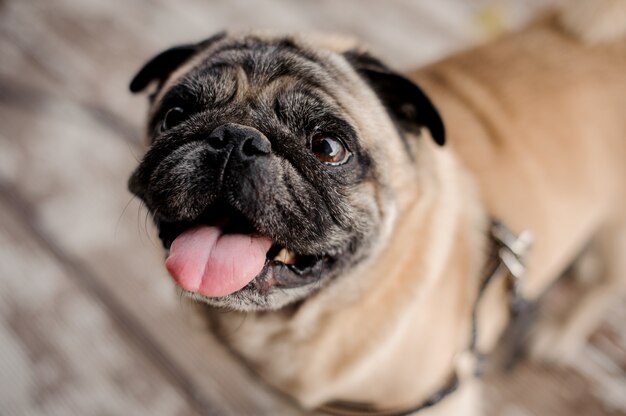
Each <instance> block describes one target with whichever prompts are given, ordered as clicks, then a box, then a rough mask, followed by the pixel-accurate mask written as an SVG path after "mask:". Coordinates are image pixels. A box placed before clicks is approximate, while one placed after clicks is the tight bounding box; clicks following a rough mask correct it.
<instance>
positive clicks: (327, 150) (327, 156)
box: [311, 134, 350, 165]
mask: <svg viewBox="0 0 626 416" xmlns="http://www.w3.org/2000/svg"><path fill="white" fill-rule="evenodd" d="M311 151H312V152H313V154H315V156H316V157H317V158H318V159H319V161H320V162H322V163H327V164H329V165H340V164H342V163H345V162H346V161H347V160H348V158H349V157H350V152H349V151H348V150H347V149H346V147H345V146H344V145H343V143H342V142H341V141H340V140H338V139H334V138H332V137H329V136H327V135H325V134H316V135H315V136H313V139H312V140H311Z"/></svg>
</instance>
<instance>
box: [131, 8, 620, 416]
mask: <svg viewBox="0 0 626 416" xmlns="http://www.w3.org/2000/svg"><path fill="white" fill-rule="evenodd" d="M609 3H610V4H615V3H619V4H620V5H621V8H622V9H623V11H626V7H624V2H622V1H621V0H620V1H619V2H602V1H600V2H596V4H597V5H598V7H600V8H602V10H606V9H607V8H608V6H607V4H609ZM586 4H587V5H588V4H589V3H586ZM611 7H614V6H611ZM572 13H573V12H572ZM572 13H569V14H567V13H566V14H557V15H550V16H548V17H546V18H544V19H541V20H540V21H538V22H536V23H535V24H532V25H530V26H529V27H527V28H526V29H524V30H522V31H521V32H519V33H514V34H511V35H508V36H505V37H503V38H502V39H500V40H497V41H495V42H493V43H490V44H488V45H485V46H482V47H479V48H478V49H475V50H472V51H468V52H464V53H461V54H458V55H455V56H453V57H450V58H448V59H446V60H444V61H442V62H439V63H436V64H433V65H430V66H427V67H425V68H421V69H419V70H416V71H414V72H412V73H410V74H408V75H403V74H400V73H398V72H396V71H394V70H392V69H391V68H390V67H389V66H388V65H386V64H385V63H383V62H382V61H381V60H380V59H378V58H376V57H375V56H373V55H372V54H371V53H370V52H368V51H367V50H365V49H364V48H363V47H361V46H360V45H359V44H358V43H357V42H354V41H352V40H349V39H343V38H335V37H298V36H276V35H260V34H226V33H220V34H218V35H215V36H213V37H211V38H209V39H207V40H205V41H203V42H200V43H194V44H187V45H181V46H177V47H173V48H171V49H168V50H166V51H164V52H162V53H160V54H159V55H157V56H156V57H154V58H152V59H151V60H150V61H148V62H147V63H146V64H145V66H144V67H143V68H142V69H141V70H140V71H139V73H138V74H137V75H136V76H135V78H134V79H133V81H132V83H131V85H130V88H131V90H132V91H133V92H139V91H143V90H145V89H147V88H148V87H149V86H151V85H152V86H153V87H152V91H151V93H150V95H149V101H150V110H149V114H148V122H147V140H148V142H149V149H148V151H147V153H146V154H145V157H144V158H143V160H142V161H141V163H140V164H139V166H138V167H137V168H136V170H135V171H134V172H133V174H132V176H131V178H130V180H129V189H130V190H131V192H132V193H133V194H135V195H136V196H137V197H139V198H140V199H141V200H142V201H143V202H144V203H145V205H146V206H147V208H148V209H149V211H150V213H151V214H152V217H153V219H154V222H155V224H156V227H157V229H158V232H159V237H160V239H161V241H162V243H163V247H164V249H165V251H166V261H165V267H166V268H167V270H168V272H169V273H170V275H171V276H172V278H173V279H174V281H175V282H176V284H177V285H178V286H179V287H180V288H181V290H182V291H183V293H185V294H186V295H188V297H189V298H190V299H191V300H192V301H194V302H196V303H197V304H199V305H203V306H202V308H203V313H204V314H206V315H207V316H208V317H209V319H210V320H211V323H212V325H213V328H214V330H215V331H216V333H218V334H219V335H220V337H221V338H222V339H223V340H224V341H225V342H226V343H227V344H228V345H229V346H230V347H231V348H232V349H233V350H234V352H235V353H236V354H238V355H239V356H241V358H242V359H243V360H245V362H246V363H248V364H249V365H250V366H251V367H252V368H253V369H254V371H256V372H257V373H258V374H259V375H260V376H261V377H262V378H263V379H264V380H266V381H267V382H268V383H269V384H271V385H272V386H274V387H275V388H277V389H279V390H280V391H282V392H284V393H286V394H288V395H290V396H291V397H293V398H295V399H296V400H297V401H298V402H299V403H300V404H301V405H302V406H303V407H304V408H306V409H315V408H317V409H320V410H323V411H325V412H329V413H335V414H375V413H376V412H382V413H376V414H409V413H419V412H421V411H422V410H423V411H424V414H433V415H434V414H436V415H448V414H454V415H458V414H463V415H473V414H480V380H479V379H478V378H477V377H476V370H477V364H476V362H477V360H476V359H475V357H476V355H477V354H478V353H486V352H489V351H490V350H491V349H492V348H493V347H494V345H495V344H496V342H497V340H498V338H499V337H500V335H501V333H502V331H503V328H504V327H505V325H506V324H507V322H508V321H509V319H510V316H511V314H510V306H511V305H510V297H511V290H512V289H511V281H512V280H510V279H508V280H507V279H495V278H494V279H490V277H492V275H496V274H497V273H495V272H494V273H492V274H490V273H489V272H488V271H487V270H488V264H490V261H491V260H492V259H493V258H494V257H495V258H496V260H497V261H496V263H497V264H498V265H505V266H507V267H509V268H511V267H510V265H509V263H508V262H507V260H506V258H505V257H506V256H502V259H501V258H500V257H499V256H500V254H498V253H501V252H502V249H504V248H507V249H509V250H510V252H511V253H513V254H514V255H515V256H517V257H515V256H514V258H515V259H516V261H518V263H519V266H520V267H522V269H526V270H525V271H526V273H516V272H515V271H514V270H512V268H511V270H510V273H506V274H507V275H508V276H511V275H514V277H516V278H518V279H523V282H521V281H518V282H516V283H519V284H520V285H519V286H516V288H517V292H516V295H517V296H518V297H519V298H523V299H526V300H533V299H536V298H538V297H539V296H540V295H541V294H542V293H543V292H544V291H545V289H546V288H547V287H548V286H549V285H550V284H552V283H553V282H554V280H555V279H556V278H557V277H558V276H559V275H560V274H561V273H562V272H563V270H564V269H565V268H566V267H567V266H568V265H569V264H570V263H571V262H572V261H573V260H574V259H575V258H576V256H577V254H578V253H579V252H580V251H581V250H582V249H583V248H584V247H585V246H588V247H590V251H592V252H594V253H597V254H598V255H600V256H602V260H603V263H604V265H605V267H604V273H603V275H602V276H601V278H600V279H599V281H598V284H597V288H596V289H593V290H591V291H590V292H589V294H588V295H587V297H585V298H583V300H582V301H581V304H580V307H579V308H578V309H574V310H573V312H572V318H571V320H570V321H567V322H565V323H560V324H559V325H557V324H555V323H550V325H547V324H546V327H545V330H544V331H540V333H541V334H543V335H540V336H538V337H537V339H539V341H537V345H540V346H539V347H537V350H538V351H542V350H543V351H544V353H545V356H550V354H552V356H554V355H556V356H565V355H567V354H566V352H568V351H570V350H571V349H572V347H573V346H576V345H578V344H579V343H580V342H581V340H582V339H584V337H585V335H586V334H587V333H588V332H589V330H590V329H592V328H593V324H594V323H595V322H596V319H594V318H593V317H592V316H595V315H599V312H598V311H600V310H602V309H603V307H604V306H603V305H605V304H608V303H609V302H608V300H609V297H611V296H612V295H614V294H616V293H619V292H623V289H624V286H625V284H624V278H623V277H624V276H626V262H625V260H624V258H625V257H624V256H623V255H621V256H620V255H619V254H620V253H621V254H623V253H624V250H625V249H626V215H625V213H626V211H625V210H624V202H625V199H626V183H625V182H626V167H625V166H626V165H625V164H624V163H623V160H624V157H626V121H625V120H626V110H625V109H626V76H625V75H624V74H626V42H625V41H624V38H623V33H624V29H626V19H622V21H619V22H618V23H619V24H615V22H613V23H612V24H614V25H616V27H617V28H618V29H619V28H621V29H620V30H612V31H608V32H607V31H604V32H603V31H602V30H599V28H601V26H602V25H605V26H606V25H607V24H608V23H606V22H605V21H600V22H591V23H590V22H588V21H583V22H582V23H581V22H580V21H579V20H576V18H575V16H573V15H572ZM613 15H614V13H613ZM572 16H573V17H572ZM587 27H589V28H590V29H589V30H587V29H586V28H587ZM591 29H593V30H591ZM598 32H599V33H601V34H602V33H604V35H601V36H600V39H599V40H598V39H596V37H597V36H596V35H595V33H598ZM605 32H606V33H608V35H607V34H606V33H605ZM590 33H591V34H590ZM587 35H589V36H587ZM594 36H596V37H594ZM591 43H595V45H590V44H591ZM494 219H498V220H499V221H502V223H504V224H506V229H507V230H508V229H510V230H513V231H512V232H510V233H509V234H510V235H509V237H510V238H512V239H513V240H512V243H511V244H507V243H506V241H504V243H503V240H498V239H497V238H495V237H494V233H492V232H491V231H490V230H491V228H490V224H492V223H493V220H494ZM522 230H529V231H530V232H532V233H533V235H534V239H535V244H534V246H533V249H532V250H531V251H530V253H529V254H528V256H527V257H526V258H523V257H524V256H522V255H521V253H518V252H516V250H515V247H516V246H519V244H518V243H519V239H516V238H515V234H516V233H519V232H521V231H522ZM504 240H506V238H505V239H504ZM509 254H510V253H509ZM498 259H499V260H498ZM495 270H500V269H499V268H496V269H495ZM521 283H523V286H521ZM520 286H521V288H520ZM546 334H547V335H546ZM546 340H548V341H546ZM562 340H565V341H562ZM541 345H544V347H541ZM545 345H548V346H549V347H547V348H546V347H545ZM342 412H343V413H342ZM346 412H349V413H346ZM420 414H421V413H420Z"/></svg>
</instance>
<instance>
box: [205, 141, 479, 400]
mask: <svg viewBox="0 0 626 416" xmlns="http://www.w3.org/2000/svg"><path fill="white" fill-rule="evenodd" d="M429 154H430V157H431V158H432V159H431V160H430V162H436V163H432V166H433V170H430V172H429V173H427V174H426V175H424V176H420V177H419V178H418V179H419V182H418V183H417V184H416V189H417V190H418V191H416V192H419V197H416V198H415V200H414V202H410V201H406V202H405V203H404V206H402V207H399V211H398V216H397V219H396V221H395V224H394V226H393V227H394V228H393V230H394V232H393V238H392V239H390V240H389V241H388V245H387V247H385V248H384V249H381V252H380V253H379V254H378V255H377V256H374V258H373V260H372V261H370V262H366V263H364V264H362V265H361V266H360V267H358V268H356V269H355V270H354V272H353V273H354V275H353V276H343V277H342V278H341V279H340V280H338V281H336V282H332V283H331V284H330V285H329V286H328V287H326V288H325V289H324V290H321V291H320V292H319V293H317V294H316V295H315V296H314V297H312V298H310V299H308V300H306V301H305V302H303V303H302V304H301V305H300V306H299V307H298V308H297V310H295V311H292V310H285V311H277V312H266V313H259V314H248V316H246V317H245V319H244V318H243V316H242V315H241V314H238V313H232V314H224V313H217V314H213V315H214V316H213V318H214V323H215V324H216V326H217V327H218V329H219V333H220V334H221V335H222V336H223V337H224V338H225V340H226V342H227V343H228V344H229V345H230V346H231V347H232V348H233V349H234V350H235V352H236V353H238V354H240V355H241V356H242V357H243V358H244V360H246V361H247V362H248V363H249V364H251V366H252V367H253V368H254V370H255V371H256V372H258V373H259V374H260V376H261V377H262V378H264V379H265V380H267V381H268V382H269V383H270V384H272V385H274V386H276V387H277V388H279V389H280V390H282V391H284V392H286V393H288V394H289V395H291V396H293V397H295V398H297V399H298V400H299V401H300V402H301V403H302V404H304V405H305V406H310V407H316V406H319V405H321V404H323V403H326V402H328V401H332V400H336V399H341V400H345V401H352V402H367V403H372V404H375V405H376V406H377V407H380V408H387V407H403V406H404V407H410V406H412V405H415V404H416V403H419V402H420V400H424V399H426V398H427V397H428V396H429V395H431V394H432V393H433V392H435V391H437V390H438V389H440V388H441V387H442V386H444V385H445V383H446V382H447V381H448V379H449V377H450V374H451V373H452V372H453V371H454V367H455V365H456V362H455V361H456V358H457V356H458V355H459V354H460V353H462V352H463V351H465V350H466V349H467V343H468V340H469V338H470V330H471V328H470V327H471V322H470V321H471V319H470V316H471V308H472V305H473V302H474V300H475V298H476V294H477V290H478V286H479V282H480V279H481V277H482V276H481V272H482V267H483V259H484V256H485V251H486V244H487V231H486V230H487V227H488V222H487V218H486V217H485V215H484V213H483V211H482V209H481V208H480V203H479V201H478V197H477V195H476V193H475V191H474V186H473V184H471V183H469V180H468V179H467V178H468V177H467V175H464V174H463V171H462V168H461V167H460V166H459V165H458V164H457V162H456V160H455V159H454V157H453V155H452V154H451V153H450V152H449V151H446V150H435V149H433V148H430V149H429ZM416 196H417V193H416ZM400 357H402V358H400Z"/></svg>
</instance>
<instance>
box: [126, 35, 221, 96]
mask: <svg viewBox="0 0 626 416" xmlns="http://www.w3.org/2000/svg"><path fill="white" fill-rule="evenodd" d="M225 36H226V33H224V32H220V33H218V34H217V35H215V36H212V37H210V38H208V39H206V40H204V41H202V42H199V43H190V44H186V45H179V46H174V47H172V48H169V49H167V50H165V51H163V52H161V53H160V54H158V55H156V56H155V57H153V58H152V59H150V60H149V61H148V62H146V63H145V64H144V66H143V67H142V68H141V69H140V70H139V72H138V73H137V75H135V77H134V78H133V80H132V81H131V82H130V90H131V91H132V92H135V93H136V92H140V91H143V90H144V89H145V88H146V87H147V86H148V84H150V83H151V82H152V81H158V83H159V86H160V85H161V84H162V83H163V82H164V81H165V80H166V79H167V77H168V76H169V75H170V74H171V73H172V72H174V70H176V68H178V67H180V66H181V65H182V64H184V63H185V62H187V61H188V60H189V59H190V58H191V57H192V56H193V55H195V54H196V53H198V52H199V51H200V50H202V49H204V48H206V47H207V46H208V45H209V44H211V43H213V42H215V41H217V40H220V39H222V38H223V37H225Z"/></svg>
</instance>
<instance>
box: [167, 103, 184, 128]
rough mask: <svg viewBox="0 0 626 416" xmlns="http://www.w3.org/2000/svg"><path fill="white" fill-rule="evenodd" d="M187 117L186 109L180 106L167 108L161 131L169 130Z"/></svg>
mask: <svg viewBox="0 0 626 416" xmlns="http://www.w3.org/2000/svg"><path fill="white" fill-rule="evenodd" d="M184 119H185V110H183V109H182V108H180V107H173V108H170V109H169V110H167V113H165V117H163V122H162V123H161V131H165V130H169V129H171V128H172V127H176V126H177V125H178V124H180V123H181V122H182V121H183V120H184Z"/></svg>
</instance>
